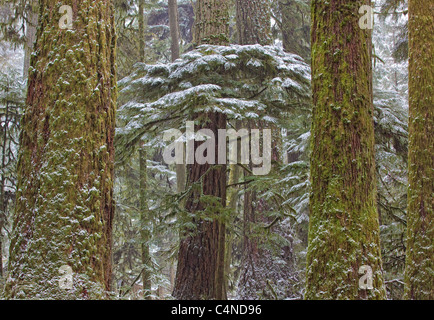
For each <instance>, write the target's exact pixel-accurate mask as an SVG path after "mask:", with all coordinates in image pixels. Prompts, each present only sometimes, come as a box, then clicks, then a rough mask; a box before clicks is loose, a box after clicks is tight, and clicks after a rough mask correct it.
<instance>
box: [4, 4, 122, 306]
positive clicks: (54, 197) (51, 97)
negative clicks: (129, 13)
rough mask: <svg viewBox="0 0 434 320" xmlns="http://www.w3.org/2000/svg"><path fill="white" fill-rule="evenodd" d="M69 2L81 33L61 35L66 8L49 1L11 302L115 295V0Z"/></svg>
mask: <svg viewBox="0 0 434 320" xmlns="http://www.w3.org/2000/svg"><path fill="white" fill-rule="evenodd" d="M63 4H65V5H68V4H69V5H71V6H72V9H73V29H72V30H63V29H60V28H59V20H60V18H61V16H62V14H60V13H58V12H59V8H60V6H61V4H59V3H58V1H54V0H40V9H41V10H42V11H41V12H40V17H41V18H40V19H39V28H38V33H37V41H36V45H35V52H36V55H35V56H33V57H32V60H31V66H32V68H31V70H32V71H31V72H30V74H29V81H28V83H29V86H28V93H27V101H26V104H27V106H26V110H25V114H24V117H23V119H22V133H21V136H20V152H19V161H18V169H17V172H18V183H17V198H16V199H17V201H16V212H15V216H14V225H13V239H12V241H11V246H10V260H9V271H10V276H9V278H8V281H7V283H6V288H5V289H6V297H7V298H36V299H38V298H40V299H78V298H80V299H91V298H104V297H106V290H110V289H111V273H112V271H111V270H112V268H111V248H112V242H111V238H112V219H113V213H114V200H113V181H114V170H113V164H114V147H113V139H114V134H115V101H116V74H115V51H116V36H115V30H114V12H113V8H112V4H111V3H110V2H109V1H101V0H94V1H87V0H83V1H80V2H79V3H77V2H71V1H66V2H64V3H63ZM65 266H69V267H70V268H72V272H73V279H72V280H73V281H72V282H73V283H72V284H73V286H72V289H70V290H66V289H65V285H66V287H69V281H66V280H65V278H67V274H63V275H62V269H61V267H63V268H65ZM59 280H61V281H60V282H59ZM62 280H65V281H62ZM62 283H63V285H61V284H62Z"/></svg>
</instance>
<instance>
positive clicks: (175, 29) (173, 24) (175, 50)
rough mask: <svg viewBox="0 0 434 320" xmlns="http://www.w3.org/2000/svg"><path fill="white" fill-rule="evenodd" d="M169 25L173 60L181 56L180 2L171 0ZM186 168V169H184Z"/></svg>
mask: <svg viewBox="0 0 434 320" xmlns="http://www.w3.org/2000/svg"><path fill="white" fill-rule="evenodd" d="M169 27H170V37H171V38H172V39H171V46H170V51H171V53H172V62H173V61H175V60H176V59H178V58H179V20H178V2H177V0H169ZM184 170H185V169H184Z"/></svg>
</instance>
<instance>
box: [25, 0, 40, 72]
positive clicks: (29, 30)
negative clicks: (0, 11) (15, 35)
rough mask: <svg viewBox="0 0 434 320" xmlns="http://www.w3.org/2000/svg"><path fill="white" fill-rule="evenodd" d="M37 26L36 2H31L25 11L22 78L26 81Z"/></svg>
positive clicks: (34, 0)
mask: <svg viewBox="0 0 434 320" xmlns="http://www.w3.org/2000/svg"><path fill="white" fill-rule="evenodd" d="M37 25H38V1H36V0H33V1H31V3H30V5H29V6H28V10H27V21H26V42H25V44H24V67H23V77H24V78H25V79H26V78H27V76H28V73H29V67H30V57H31V55H32V52H33V46H34V43H35V40H36V27H37Z"/></svg>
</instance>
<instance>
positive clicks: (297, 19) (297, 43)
mask: <svg viewBox="0 0 434 320" xmlns="http://www.w3.org/2000/svg"><path fill="white" fill-rule="evenodd" d="M279 10H280V15H281V20H282V21H281V23H282V25H281V30H282V45H283V49H284V50H285V51H286V52H290V53H295V54H298V55H299V56H301V57H303V59H308V58H309V57H308V56H309V52H307V51H308V50H306V47H305V46H303V42H302V41H303V40H302V38H301V37H300V33H297V32H296V31H297V29H299V28H302V27H303V21H302V20H303V19H302V18H301V17H302V13H301V12H300V8H298V7H297V4H296V3H295V1H293V0H279ZM306 23H307V22H306ZM306 33H307V32H306ZM306 36H308V35H307V34H306Z"/></svg>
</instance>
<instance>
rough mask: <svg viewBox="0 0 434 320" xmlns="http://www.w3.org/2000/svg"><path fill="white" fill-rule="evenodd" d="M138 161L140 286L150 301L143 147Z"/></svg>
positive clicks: (145, 174)
mask: <svg viewBox="0 0 434 320" xmlns="http://www.w3.org/2000/svg"><path fill="white" fill-rule="evenodd" d="M139 161H140V175H139V176H140V221H141V225H140V241H141V249H142V267H143V268H144V270H143V272H142V284H143V297H144V298H145V299H146V300H151V285H152V284H151V274H150V272H149V265H150V261H151V256H150V252H149V240H150V238H151V237H150V232H149V223H150V219H149V210H148V201H147V179H148V170H147V169H148V168H147V163H146V162H147V153H146V149H145V147H144V146H142V147H141V148H140V150H139Z"/></svg>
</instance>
